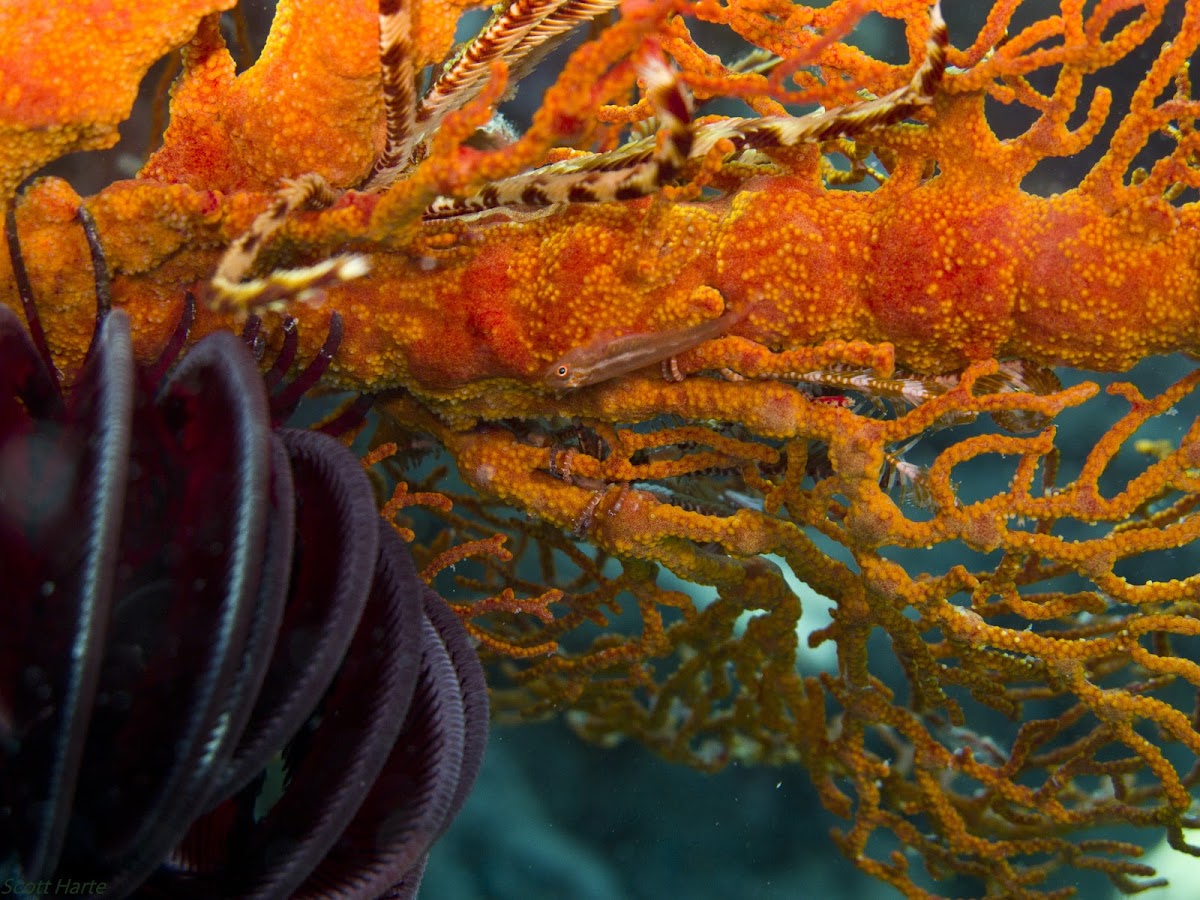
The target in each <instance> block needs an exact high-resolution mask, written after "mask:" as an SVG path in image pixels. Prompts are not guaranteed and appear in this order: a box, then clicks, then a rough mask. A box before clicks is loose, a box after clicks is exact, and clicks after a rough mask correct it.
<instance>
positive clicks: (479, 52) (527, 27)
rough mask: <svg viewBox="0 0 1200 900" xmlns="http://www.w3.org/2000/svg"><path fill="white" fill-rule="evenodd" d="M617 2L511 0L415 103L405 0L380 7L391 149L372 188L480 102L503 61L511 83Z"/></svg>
mask: <svg viewBox="0 0 1200 900" xmlns="http://www.w3.org/2000/svg"><path fill="white" fill-rule="evenodd" d="M619 3H620V0H514V2H513V3H511V4H509V5H508V6H507V7H506V8H504V9H502V10H500V11H498V12H497V13H496V14H495V15H494V16H493V17H492V19H491V21H490V22H489V23H488V24H487V25H486V26H485V27H484V29H483V30H482V31H481V32H480V33H479V34H478V35H477V36H476V37H475V38H474V39H473V40H471V41H470V42H469V43H467V44H466V46H465V47H464V48H463V50H462V52H461V53H460V54H459V55H458V57H457V58H456V59H455V60H454V61H453V62H451V63H450V64H449V65H448V66H447V67H446V68H445V70H444V71H443V72H442V73H441V75H440V76H439V77H438V78H437V79H436V80H435V81H434V82H433V84H432V85H431V86H430V87H429V90H428V91H427V92H426V94H425V96H424V97H423V98H421V99H420V101H419V102H418V101H417V98H416V95H415V93H414V88H413V85H414V78H413V69H412V61H411V52H410V48H409V41H408V35H409V30H410V28H411V17H410V16H409V14H408V11H407V7H406V6H405V3H404V2H402V0H391V2H385V3H383V4H381V6H380V16H379V21H380V59H381V64H382V68H383V83H384V101H385V105H386V108H387V123H388V133H387V145H386V147H385V149H384V152H383V153H382V154H381V155H380V157H379V159H378V160H377V161H376V163H375V166H374V169H373V170H372V173H371V176H370V178H369V179H368V180H367V182H366V184H365V185H364V189H365V190H367V191H380V190H384V189H386V188H387V187H388V186H389V185H391V184H392V183H393V182H394V181H395V180H396V178H398V177H399V176H400V175H401V173H402V172H403V171H404V170H405V168H406V167H407V166H408V165H409V163H410V161H411V160H412V158H413V155H414V153H415V152H416V151H417V148H418V147H420V145H421V144H422V143H423V142H424V141H425V140H426V139H427V138H428V136H429V135H430V134H432V133H433V132H435V131H436V130H437V128H438V126H439V125H440V124H441V122H442V120H443V119H444V118H445V116H446V115H447V114H449V113H451V112H454V111H455V110H458V109H462V108H463V107H464V106H466V105H467V104H468V103H470V102H471V101H472V100H475V99H476V98H477V97H478V96H479V94H480V92H481V91H482V90H483V88H484V86H485V85H486V84H487V83H488V80H489V78H490V77H491V75H492V67H493V66H494V65H495V64H496V63H503V64H504V65H505V66H506V67H507V69H508V72H509V78H510V84H515V83H516V82H517V81H518V80H520V78H522V77H524V75H526V74H528V72H529V71H530V70H531V69H532V68H533V66H534V65H536V63H537V61H538V60H540V59H541V58H542V56H544V55H545V53H547V52H548V51H549V50H550V49H552V48H553V46H554V44H555V42H556V41H555V39H557V38H560V37H562V36H563V35H565V34H566V33H567V32H569V31H570V30H571V29H573V28H575V27H576V26H577V25H580V24H582V23H584V22H589V21H591V20H592V19H594V18H596V17H597V16H600V15H603V14H604V13H606V12H609V11H611V10H612V9H614V8H616V7H617V6H618V5H619Z"/></svg>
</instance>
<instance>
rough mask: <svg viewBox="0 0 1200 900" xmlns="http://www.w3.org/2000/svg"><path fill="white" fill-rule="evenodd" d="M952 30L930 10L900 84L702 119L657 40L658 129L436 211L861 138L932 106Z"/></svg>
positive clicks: (645, 179)
mask: <svg viewBox="0 0 1200 900" xmlns="http://www.w3.org/2000/svg"><path fill="white" fill-rule="evenodd" d="M948 47H949V36H948V34H947V31H946V24H945V21H944V20H943V19H942V16H941V10H940V4H937V3H935V4H934V5H933V7H932V8H931V9H930V32H929V38H928V40H927V42H926V53H925V59H924V60H923V61H922V63H921V65H920V67H919V68H918V69H917V71H916V73H915V74H914V75H913V77H912V79H911V80H910V81H909V82H908V84H905V85H903V86H901V87H899V88H897V89H896V90H894V91H891V92H890V93H888V94H885V95H883V96H882V97H876V98H872V99H867V100H863V101H861V102H857V103H852V104H847V105H844V106H839V107H835V108H833V109H829V110H824V111H819V112H816V113H812V114H809V115H806V116H765V117H758V118H723V119H720V120H717V121H714V122H710V123H704V124H700V125H693V123H692V121H691V109H692V99H691V95H690V93H689V92H688V91H687V89H686V87H685V86H684V85H683V84H682V83H681V81H680V78H679V76H678V75H677V73H676V72H675V71H674V70H673V69H672V68H671V67H670V66H669V65H668V64H667V63H666V61H665V60H664V59H663V57H662V55H661V53H659V52H658V51H657V47H652V48H650V50H649V52H646V53H645V54H644V56H643V59H642V62H641V64H640V66H639V69H640V74H641V76H642V80H643V84H644V89H643V92H644V96H645V98H646V99H647V100H648V101H649V102H650V105H651V106H652V107H653V108H654V110H655V113H656V117H657V120H658V124H659V129H658V132H657V134H654V135H650V136H646V137H640V138H638V139H635V140H631V141H629V142H628V143H626V144H624V145H623V146H621V147H619V148H617V149H616V150H613V151H610V152H607V153H598V154H593V155H588V156H579V157H574V158H571V159H567V160H562V161H560V162H555V163H551V164H549V165H546V166H542V167H539V168H537V169H535V170H533V171H531V172H526V173H523V174H520V175H515V176H512V177H511V178H506V179H503V180H500V181H496V182H493V183H492V184H489V185H487V186H486V187H484V188H483V189H482V190H480V191H478V192H477V193H475V194H473V195H471V196H469V197H461V198H459V197H439V198H438V199H437V200H435V201H434V202H433V203H432V204H430V206H429V208H428V209H427V210H426V212H425V218H427V219H443V218H450V217H453V216H460V215H467V214H471V213H479V212H484V211H486V210H490V209H499V208H502V207H545V206H553V205H557V204H560V203H600V202H606V201H611V200H630V199H635V198H637V197H642V196H646V195H648V194H651V193H655V192H656V191H658V190H660V189H661V188H663V187H665V186H667V185H670V184H671V183H672V182H674V181H675V180H676V179H677V178H678V177H679V175H680V174H681V173H682V171H683V169H684V166H685V165H686V164H687V163H689V162H701V161H704V160H706V159H711V158H712V157H714V156H716V157H718V158H719V160H720V162H722V163H724V162H727V161H729V160H731V159H734V158H735V157H737V156H739V155H740V154H742V153H743V152H745V151H748V150H759V151H768V152H769V151H770V150H773V149H785V148H789V147H796V146H799V145H801V144H818V143H821V142H823V141H829V140H834V139H836V138H853V137H855V136H857V135H862V134H865V133H868V132H870V131H874V130H876V129H879V128H885V127H887V126H889V125H895V124H897V123H899V122H902V121H903V120H905V119H907V118H909V117H910V116H912V115H913V114H914V113H916V112H918V111H919V110H921V109H922V108H924V107H927V106H929V105H931V104H932V102H933V98H934V96H935V95H936V94H937V92H938V90H939V88H940V87H941V84H942V80H943V78H944V76H945V71H946V52H947V48H948Z"/></svg>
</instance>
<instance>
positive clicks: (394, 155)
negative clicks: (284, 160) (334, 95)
mask: <svg viewBox="0 0 1200 900" xmlns="http://www.w3.org/2000/svg"><path fill="white" fill-rule="evenodd" d="M410 2H411V0H380V3H379V67H380V70H381V78H382V85H383V106H384V113H385V116H386V121H387V141H386V143H385V144H384V148H383V152H382V153H380V154H379V157H378V159H376V160H375V165H374V166H372V167H371V174H370V175H369V176H367V180H366V183H365V185H364V187H365V189H366V190H371V191H376V190H383V189H384V188H386V187H387V186H388V185H390V184H391V183H392V182H393V181H395V179H396V178H397V176H398V175H399V174H400V172H401V171H402V168H403V165H404V163H405V161H406V158H407V156H408V153H409V151H410V150H411V147H412V141H413V133H414V131H415V130H416V120H417V83H416V69H415V67H414V65H413V48H412V40H411V35H412V13H411V11H410V10H409V3H410Z"/></svg>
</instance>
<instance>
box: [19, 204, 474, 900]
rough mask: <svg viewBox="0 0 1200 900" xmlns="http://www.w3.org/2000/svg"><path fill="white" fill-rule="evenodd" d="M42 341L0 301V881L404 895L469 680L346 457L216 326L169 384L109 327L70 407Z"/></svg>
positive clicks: (463, 744) (118, 320) (470, 698)
mask: <svg viewBox="0 0 1200 900" xmlns="http://www.w3.org/2000/svg"><path fill="white" fill-rule="evenodd" d="M10 228H11V220H10ZM11 233H12V232H11V230H10V234H11ZM17 268H18V267H17V265H16V264H14V270H16V269H17ZM18 275H19V272H18ZM19 280H20V279H19ZM29 309H30V304H29V303H27V304H26V310H27V313H28V310H29ZM27 317H28V316H27ZM31 321H32V320H31ZM184 327H186V326H184ZM40 345H41V341H40V334H39V332H38V330H37V328H36V326H34V328H33V335H32V337H31V334H30V332H29V331H27V330H26V328H25V326H24V325H23V324H22V323H21V321H20V320H19V319H18V318H17V316H16V315H14V314H13V313H12V312H11V311H10V310H8V309H6V308H4V307H0V873H3V877H4V878H8V877H12V878H15V879H19V880H22V881H26V882H30V881H32V882H37V881H41V880H43V879H55V880H56V881H57V879H60V878H70V879H72V880H74V881H76V882H87V881H96V882H105V883H106V884H107V891H106V893H107V894H108V895H111V896H120V895H127V894H133V893H137V894H138V895H139V896H161V897H232V896H242V895H246V896H256V897H291V896H301V897H304V896H313V897H316V896H322V897H375V896H382V895H386V896H395V897H413V896H415V895H416V890H417V887H418V885H419V883H420V876H421V872H422V871H423V868H424V863H425V858H426V855H427V853H428V850H429V848H430V846H431V844H432V843H433V841H434V840H435V839H436V838H437V837H438V836H439V835H440V834H441V832H442V831H443V830H444V828H445V827H446V825H447V824H448V823H449V820H450V819H451V818H452V817H453V815H454V814H455V813H456V812H457V810H458V808H459V807H460V805H461V804H462V802H463V800H464V799H465V797H466V794H467V792H468V791H469V789H470V787H471V784H472V782H473V781H474V779H475V775H476V774H477V772H478V768H479V764H480V760H481V758H482V754H483V747H484V743H485V740H486V731H487V700H486V692H485V688H484V683H483V672H482V669H481V668H480V665H479V661H478V659H477V657H476V656H475V653H474V650H473V649H472V647H471V645H470V642H469V640H468V638H467V635H466V633H465V631H464V630H463V628H462V626H461V625H460V624H459V622H458V621H457V619H456V617H455V616H454V615H453V613H451V611H450V610H449V608H448V607H447V606H446V605H445V603H444V601H442V600H441V598H440V597H438V596H437V595H436V594H435V593H434V592H433V591H431V590H430V589H429V588H428V587H426V586H425V585H424V584H423V583H422V582H421V581H420V580H419V579H418V578H417V575H416V573H415V571H414V568H413V564H412V560H411V558H410V556H409V553H408V550H407V548H406V547H405V546H404V545H403V543H402V542H401V541H400V540H399V538H398V537H397V536H396V534H395V533H394V532H393V530H392V529H391V528H390V527H388V526H387V525H386V523H384V522H383V521H382V520H381V519H380V518H379V516H378V514H377V511H376V505H375V498H374V496H373V493H372V491H371V487H370V484H369V482H368V480H367V477H366V475H365V473H364V472H363V470H362V466H361V465H360V463H359V461H358V460H357V459H356V458H355V457H354V455H353V454H352V453H350V452H349V451H348V450H347V449H346V448H345V447H343V446H342V445H341V444H340V443H338V442H337V441H336V440H334V439H333V438H330V437H328V436H326V435H324V434H320V433H316V432H310V431H302V430H289V429H277V428H273V426H272V416H273V412H274V414H275V416H276V418H278V415H279V413H280V410H281V407H285V406H287V405H290V404H291V403H293V402H294V401H295V399H296V397H297V395H298V393H299V391H297V390H296V389H295V384H296V383H295V382H293V383H292V385H284V386H283V387H282V389H281V390H279V391H277V393H276V396H275V401H274V402H272V401H271V400H269V399H268V396H267V386H266V385H264V378H263V376H262V375H260V373H259V371H258V368H257V366H256V364H255V360H254V358H253V356H252V354H251V353H250V351H249V349H248V348H247V346H246V343H245V342H244V341H241V340H239V339H238V338H236V337H234V336H233V335H230V334H215V335H212V336H210V337H208V338H205V339H204V340H202V341H200V342H199V343H198V344H196V345H195V346H194V347H193V348H192V349H191V350H190V351H189V352H188V353H187V354H186V355H185V356H184V357H183V358H182V360H181V361H180V362H179V363H178V364H177V365H176V366H175V367H174V369H173V371H171V372H170V374H169V375H166V377H162V370H163V369H165V368H166V366H159V367H152V368H150V369H144V368H139V367H137V366H136V365H135V364H134V362H133V353H132V347H131V342H130V331H129V323H128V320H127V318H126V317H125V316H124V314H122V313H120V312H113V313H110V314H107V315H104V316H103V317H102V321H101V322H100V324H99V327H98V330H97V335H96V338H95V340H94V343H93V347H92V350H91V352H90V354H89V359H88V361H87V363H86V365H85V368H84V371H83V373H82V375H81V376H80V378H79V379H78V381H77V383H76V384H75V386H74V387H73V388H72V389H71V390H70V391H69V392H65V393H64V392H63V391H62V390H61V389H60V387H59V385H58V383H57V380H56V378H55V377H54V376H53V375H52V374H51V373H50V371H49V369H48V367H47V365H46V364H45V362H44V352H43V351H44V347H41V346H40ZM293 346H294V345H293ZM285 351H286V345H285ZM290 362H291V360H290V359H288V360H287V361H286V363H284V364H283V365H281V366H277V367H276V368H277V369H278V375H282V373H283V371H285V370H286V368H287V367H288V364H290ZM273 371H274V370H273ZM270 374H271V373H269V380H271V379H270ZM278 375H277V376H276V377H275V378H274V379H273V380H274V381H278V380H279V378H278ZM303 377H304V376H303V375H302V376H301V378H303ZM272 386H275V385H272Z"/></svg>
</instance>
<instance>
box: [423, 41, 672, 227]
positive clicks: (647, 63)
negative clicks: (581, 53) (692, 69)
mask: <svg viewBox="0 0 1200 900" xmlns="http://www.w3.org/2000/svg"><path fill="white" fill-rule="evenodd" d="M639 69H640V73H641V76H642V80H643V83H644V85H645V95H646V97H647V99H648V100H649V101H650V103H651V105H652V106H653V107H654V109H655V111H656V114H657V118H658V121H659V123H660V125H661V127H660V129H659V135H661V136H662V138H661V139H656V138H655V137H650V138H644V139H642V140H639V141H634V142H631V143H629V144H626V145H625V146H624V147H622V148H620V149H619V150H616V151H614V152H612V153H598V154H594V155H591V156H585V157H581V158H577V159H569V160H563V161H562V162H558V163H551V164H550V165H547V166H542V167H540V168H538V169H535V170H534V171H532V172H527V173H525V174H522V175H515V176H513V177H512V178H506V179H503V180H501V181H497V182H493V183H492V184H489V185H488V186H486V187H485V188H483V190H481V191H479V192H478V193H477V194H474V195H473V196H471V197H464V198H455V197H439V198H438V199H437V200H435V201H434V202H433V203H432V204H431V205H430V206H429V208H428V209H427V210H426V211H425V218H427V219H441V218H448V217H451V216H458V215H464V214H467V213H474V212H483V211H485V210H489V209H496V208H499V207H505V206H530V207H546V206H554V205H557V204H560V203H595V202H599V201H603V200H629V199H634V198H636V197H644V196H646V195H647V194H651V193H653V192H654V191H656V190H658V189H659V188H660V187H662V186H663V185H664V184H669V183H670V182H671V181H672V180H673V179H675V178H676V176H678V175H679V173H680V171H681V170H682V169H683V166H684V164H685V163H686V162H687V161H688V159H689V157H690V156H691V152H692V146H693V140H694V132H693V129H692V110H691V98H690V96H689V95H688V94H687V92H686V91H685V90H684V89H683V86H682V85H681V84H680V82H679V80H678V78H677V77H676V76H675V73H674V72H673V71H672V70H671V68H670V67H669V65H668V64H667V61H666V59H664V58H663V56H662V54H661V52H658V49H657V47H653V46H652V47H651V48H650V49H648V51H647V52H646V53H645V54H644V57H643V60H642V62H641V64H640V66H639Z"/></svg>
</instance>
